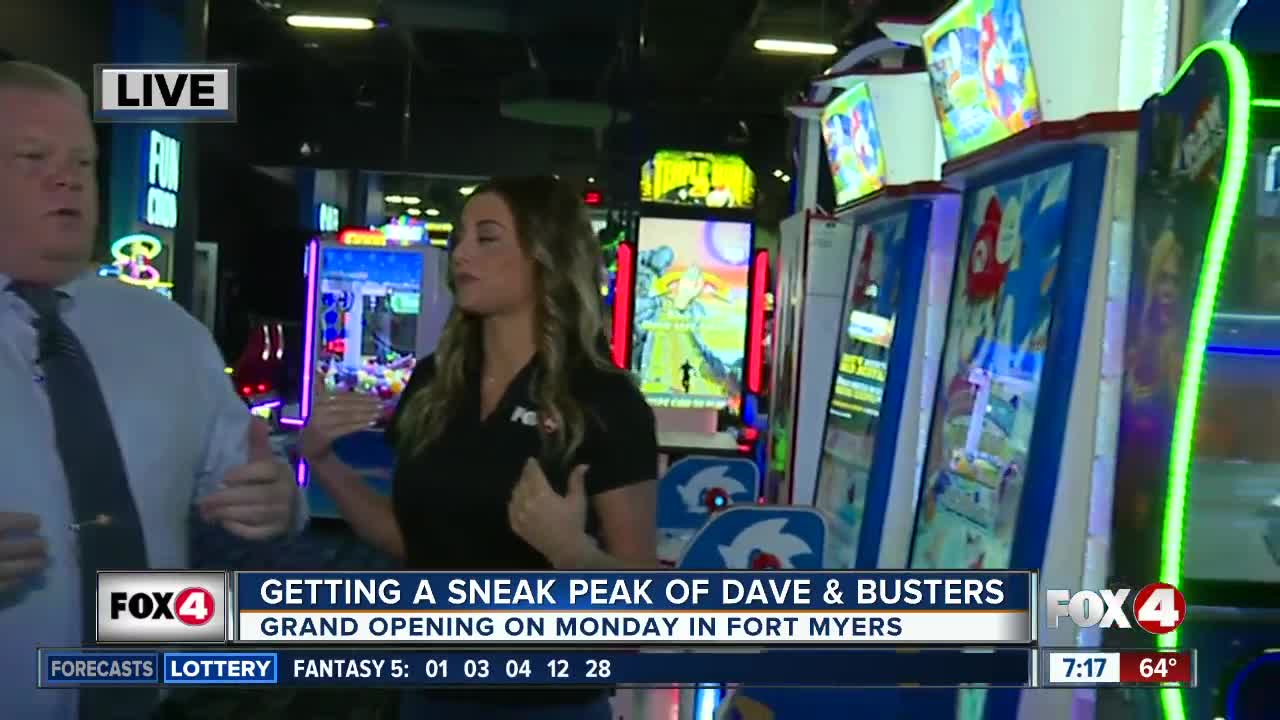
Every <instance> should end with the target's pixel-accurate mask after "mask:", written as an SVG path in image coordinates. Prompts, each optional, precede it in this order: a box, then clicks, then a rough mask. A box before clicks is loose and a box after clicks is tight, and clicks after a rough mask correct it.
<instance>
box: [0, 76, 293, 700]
mask: <svg viewBox="0 0 1280 720" xmlns="http://www.w3.org/2000/svg"><path fill="white" fill-rule="evenodd" d="M87 109H88V107H87V102H86V98H85V95H84V93H83V92H82V91H81V90H80V89H79V88H78V87H76V86H75V85H74V84H73V83H72V82H70V81H69V80H66V79H65V78H62V77H61V76H58V75H56V74H54V73H52V72H51V71H48V70H45V69H43V68H39V67H36V66H31V65H25V64H20V63H0V458H2V459H3V463H4V471H3V472H2V473H0V638H3V652H0V704H3V705H4V706H5V707H4V710H3V711H0V715H4V716H5V717H13V718H23V719H24V720H26V719H30V720H45V719H48V720H55V719H56V720H70V719H72V718H76V717H77V707H78V705H79V703H78V699H77V693H76V692H74V691H64V690H37V689H36V687H35V685H36V672H37V670H36V662H35V648H36V646H38V645H42V646H46V647H74V646H79V645H81V643H82V639H83V637H84V632H83V631H84V628H82V625H83V622H82V620H81V618H82V613H81V610H82V606H81V603H82V600H81V598H82V593H81V587H82V582H81V575H80V572H81V569H80V563H79V559H78V556H79V555H80V554H81V553H82V552H83V551H82V549H81V548H83V547H86V546H85V544H84V541H83V539H82V538H80V537H78V533H80V532H83V529H82V528H81V527H80V526H82V525H83V524H84V522H85V520H86V518H80V517H76V516H75V513H74V512H73V510H72V502H71V495H72V493H71V492H70V491H69V490H68V478H69V477H70V475H69V474H68V473H67V472H64V466H65V463H64V461H63V460H62V457H64V456H61V455H60V454H59V447H60V444H59V442H57V440H58V438H57V437H56V436H55V427H54V413H53V411H52V406H51V401H50V398H51V397H52V395H51V392H47V390H49V391H51V388H46V387H45V386H44V378H43V372H44V371H43V370H42V366H41V362H40V360H41V356H40V355H39V353H40V352H41V350H40V348H38V343H37V340H38V337H37V330H36V328H35V327H33V323H34V321H35V320H36V319H37V318H36V313H35V311H34V310H33V306H32V305H30V304H29V303H28V302H26V301H24V300H23V299H21V298H19V297H18V295H16V294H15V292H14V290H15V288H17V287H20V286H39V287H43V288H50V289H56V291H57V293H58V297H59V298H60V308H61V309H60V310H59V312H58V315H59V316H60V317H61V319H62V322H63V323H65V326H66V327H67V328H69V330H70V332H71V333H73V334H74V336H75V337H76V338H78V339H79V344H80V346H81V347H82V348H83V356H84V357H87V359H88V361H89V363H90V364H91V365H92V368H93V372H92V374H93V375H95V376H96V377H97V381H98V383H97V384H98V385H99V386H100V388H101V394H102V396H103V399H104V400H105V404H106V408H107V413H106V414H107V415H109V417H110V425H111V426H113V427H114V432H115V436H116V444H117V445H118V446H119V450H120V453H119V455H120V456H122V457H123V465H124V471H125V472H124V475H126V476H127V484H128V488H129V491H130V494H131V495H132V496H133V504H134V505H135V506H136V508H137V518H138V523H139V524H140V525H141V530H142V532H141V535H142V539H143V540H144V541H145V542H144V543H143V544H144V545H145V556H146V558H147V561H148V563H149V565H150V566H151V567H152V568H183V567H186V566H187V562H188V537H189V532H188V530H189V528H188V524H189V520H188V518H189V517H190V514H191V509H192V507H193V506H194V507H196V508H197V509H198V510H199V513H200V515H201V516H202V517H203V518H204V520H205V521H207V522H210V523H214V524H218V525H221V526H222V527H223V528H224V529H226V530H227V531H228V532H230V533H232V534H233V535H236V536H239V537H241V538H245V539H249V540H267V539H271V538H274V537H278V536H281V535H283V534H285V533H287V532H289V531H290V530H294V531H296V530H298V529H300V528H301V527H302V525H303V523H305V521H306V512H305V507H304V506H303V503H302V501H301V493H299V492H298V489H297V486H296V485H295V484H294V482H293V478H292V474H291V473H290V471H289V468H288V467H287V465H285V464H283V463H281V462H279V461H277V460H275V459H274V458H272V457H270V455H269V453H268V452H266V450H264V449H263V447H264V440H265V438H264V437H263V436H262V434H261V433H260V432H258V430H256V429H254V426H253V425H252V424H251V416H250V415H249V413H248V411H247V409H246V408H245V406H244V405H243V403H241V402H240V401H239V399H238V398H237V397H236V395H235V392H234V390H233V389H232V387H231V383H230V382H229V381H228V379H227V377H226V375H225V373H224V371H223V362H222V358H221V356H220V354H219V352H218V350H217V348H216V347H215V345H214V343H213V340H212V338H210V337H209V333H208V332H207V331H206V330H205V328H204V327H203V326H202V325H200V324H199V323H198V322H197V321H196V320H195V319H193V318H192V317H191V316H189V315H188V314H186V313H185V312H184V311H183V310H182V309H181V308H180V307H178V306H177V305H175V304H174V303H172V302H170V301H169V300H167V299H165V298H163V297H161V296H159V295H157V294H155V293H153V292H149V291H147V290H145V289H142V288H138V287H132V286H128V285H125V284H123V283H121V282H118V281H116V280H113V279H105V278H99V277H97V276H96V274H95V273H92V272H86V268H88V267H89V259H90V253H91V247H92V239H93V236H94V232H95V228H96V225H97V221H98V208H97V201H98V191H97V187H96V179H95V178H96V156H97V153H96V147H95V141H94V134H93V128H92V126H91V124H90V122H89V118H88V114H87ZM15 283H17V284H18V285H15ZM50 379H52V376H50ZM86 422H87V421H86ZM251 444H253V445H254V446H255V447H254V449H253V451H252V452H251V449H250V445H251ZM64 445H65V443H64ZM117 465H118V463H117ZM139 569H141V568H139ZM91 631H92V630H91V629H90V632H91ZM85 720H92V719H88V718H86V719H85Z"/></svg>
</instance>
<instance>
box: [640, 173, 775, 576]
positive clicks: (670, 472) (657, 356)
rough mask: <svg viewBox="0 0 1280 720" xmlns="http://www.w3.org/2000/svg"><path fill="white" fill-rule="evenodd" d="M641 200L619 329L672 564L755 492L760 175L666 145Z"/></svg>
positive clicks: (646, 176)
mask: <svg viewBox="0 0 1280 720" xmlns="http://www.w3.org/2000/svg"><path fill="white" fill-rule="evenodd" d="M641 199H642V201H644V206H643V209H642V214H641V217H639V218H638V220H637V222H636V229H635V232H634V233H633V236H634V237H635V243H634V245H633V244H632V243H629V242H627V243H622V244H621V245H620V247H619V253H618V266H619V276H620V277H626V276H627V275H630V276H632V277H633V278H634V280H633V281H632V282H631V283H630V284H629V285H628V284H624V283H619V285H618V287H617V290H616V293H617V294H618V299H617V300H616V301H615V302H616V303H617V304H618V305H620V306H622V307H623V308H627V309H629V310H630V318H629V320H630V322H629V323H627V325H626V330H627V331H626V332H625V333H621V334H620V333H618V332H617V331H618V330H619V329H622V327H621V326H618V327H615V335H614V350H615V353H619V354H621V355H622V357H623V358H629V363H628V365H629V367H630V369H631V371H632V373H634V374H635V376H636V378H637V381H638V382H639V384H640V388H641V391H642V392H643V393H644V394H645V397H646V398H647V399H648V401H649V403H650V405H651V406H652V407H653V408H654V414H655V416H656V417H657V421H658V442H659V450H660V452H661V453H662V458H661V460H660V472H661V473H662V479H661V482H660V483H659V490H658V496H659V497H658V526H659V528H660V532H659V557H660V558H661V559H662V560H663V561H664V562H666V563H669V564H670V563H674V562H675V561H677V560H678V559H679V558H680V557H681V555H682V554H683V550H684V547H685V544H686V543H687V542H688V540H689V538H690V537H692V535H693V533H694V532H695V531H696V530H697V529H698V527H700V526H701V525H702V524H703V523H705V522H706V520H707V518H708V517H710V516H711V514H712V513H715V512H718V511H719V510H721V509H723V508H724V507H727V506H729V505H733V504H738V503H743V502H746V503H751V502H754V501H755V500H756V498H757V497H758V496H759V485H760V478H759V469H758V467H757V466H756V464H755V463H754V462H753V461H752V460H750V459H749V456H750V454H751V452H752V449H753V441H754V436H753V435H752V432H751V430H752V428H750V427H749V420H750V418H749V417H746V416H749V415H750V412H749V411H750V408H751V406H752V404H753V400H752V398H751V395H752V393H754V392H758V390H759V381H760V377H759V370H760V365H761V361H762V354H761V353H762V345H763V342H762V339H761V337H760V336H761V335H762V333H763V331H764V327H763V326H764V323H763V314H764V302H763V298H764V290H765V279H766V276H767V270H766V269H765V265H766V264H767V262H768V260H767V255H766V254H765V253H764V251H758V252H757V251H756V250H755V248H754V247H753V241H754V226H753V224H752V218H753V215H752V208H753V206H754V202H755V174H754V173H753V172H752V170H751V168H750V167H749V166H747V164H746V162H745V161H743V160H742V158H740V157H737V156H732V155H716V154H711V153H697V152H675V151H659V152H658V153H656V154H655V155H654V157H653V158H652V159H651V160H650V162H649V163H647V164H646V165H645V167H644V171H643V177H642V182H641ZM615 317H619V316H615ZM620 339H623V340H624V341H625V344H624V343H620V342H619V340H620ZM743 425H748V427H745V428H744V427H742V426H743ZM672 461H676V462H674V463H673V462H672Z"/></svg>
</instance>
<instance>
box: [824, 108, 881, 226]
mask: <svg viewBox="0 0 1280 720" xmlns="http://www.w3.org/2000/svg"><path fill="white" fill-rule="evenodd" d="M822 140H823V143H824V144H825V146H826V149H827V166H828V167H830V168H831V179H832V182H833V183H834V184H835V191H836V205H845V204H847V203H850V202H853V201H854V200H857V199H858V198H860V197H862V196H864V195H869V194H871V193H873V192H875V191H876V190H879V189H880V188H882V187H884V174H885V169H884V152H883V150H882V148H881V145H880V127H879V126H878V125H877V124H876V114H875V111H874V110H873V109H872V107H871V90H870V89H869V88H868V87H867V84H866V83H860V84H858V85H855V86H853V87H851V88H849V89H848V90H846V91H844V93H842V94H841V95H840V96H839V97H837V98H836V99H835V100H832V101H831V102H830V103H828V104H827V107H826V109H824V110H823V111H822Z"/></svg>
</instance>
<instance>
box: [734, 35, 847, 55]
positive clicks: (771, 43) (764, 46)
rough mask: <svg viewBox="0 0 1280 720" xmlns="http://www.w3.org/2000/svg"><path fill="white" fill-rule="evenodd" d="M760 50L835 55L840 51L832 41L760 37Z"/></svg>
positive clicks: (786, 53)
mask: <svg viewBox="0 0 1280 720" xmlns="http://www.w3.org/2000/svg"><path fill="white" fill-rule="evenodd" d="M755 48H756V49H757V50H759V51H760V52H769V53H781V54H783V55H835V54H836V53H837V52H839V51H840V49H839V48H837V47H836V46H835V45H832V44H831V43H819V42H805V41H803V40H777V39H774V38H760V39H759V40H756V42H755Z"/></svg>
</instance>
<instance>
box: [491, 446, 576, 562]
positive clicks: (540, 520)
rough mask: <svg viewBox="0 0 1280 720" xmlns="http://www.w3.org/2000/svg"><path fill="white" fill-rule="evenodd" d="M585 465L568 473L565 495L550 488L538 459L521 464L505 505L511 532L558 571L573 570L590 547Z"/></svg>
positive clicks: (531, 459)
mask: <svg viewBox="0 0 1280 720" xmlns="http://www.w3.org/2000/svg"><path fill="white" fill-rule="evenodd" d="M586 476H587V466H586V465H579V466H578V467H576V468H574V469H573V472H571V473H569V488H568V494H566V495H560V494H559V493H557V492H556V491H555V490H553V489H552V488H551V484H550V483H548V482H547V476H546V475H544V474H543V473H542V467H541V466H540V465H539V464H538V461H537V460H534V459H533V458H530V459H529V461H528V462H526V463H525V464H524V470H523V471H522V472H521V473H520V480H519V482H517V483H516V488H515V490H514V491H512V493H511V501H510V502H509V503H508V504H507V518H508V519H509V520H510V522H511V529H512V530H514V531H515V533H516V535H519V536H520V537H521V539H523V540H524V541H525V542H527V543H529V545H530V546H532V547H533V548H534V549H535V550H537V551H538V552H540V553H542V554H543V556H545V557H546V558H547V559H548V560H550V561H551V564H552V565H554V566H555V567H558V568H563V567H572V566H573V564H574V562H576V560H575V558H577V557H578V556H579V555H581V554H582V553H583V551H584V549H585V548H589V547H591V546H592V542H591V538H590V537H588V535H587V532H586V530H587V491H586V488H585V481H586Z"/></svg>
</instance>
